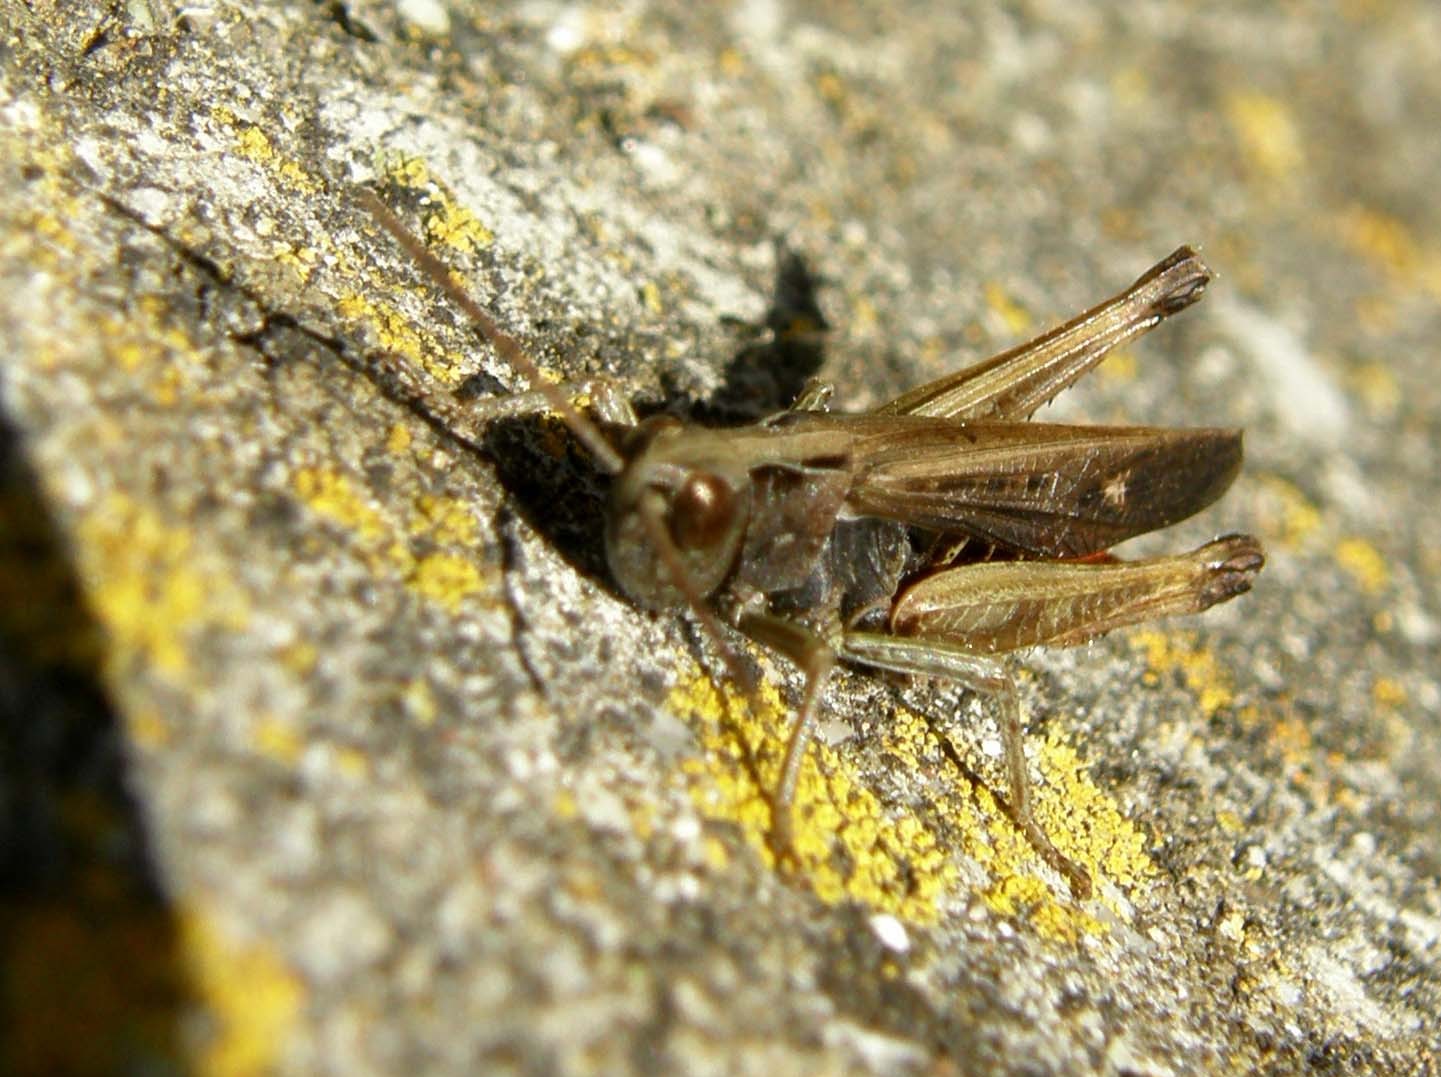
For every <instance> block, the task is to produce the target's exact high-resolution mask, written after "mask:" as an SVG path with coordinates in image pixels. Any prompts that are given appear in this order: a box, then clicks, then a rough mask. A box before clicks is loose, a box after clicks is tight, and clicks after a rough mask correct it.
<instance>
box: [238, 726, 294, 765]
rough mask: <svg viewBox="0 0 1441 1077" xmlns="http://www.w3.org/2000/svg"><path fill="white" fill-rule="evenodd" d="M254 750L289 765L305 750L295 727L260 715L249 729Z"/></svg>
mask: <svg viewBox="0 0 1441 1077" xmlns="http://www.w3.org/2000/svg"><path fill="white" fill-rule="evenodd" d="M251 738H252V742H253V743H254V745H255V750H256V751H258V752H259V753H260V754H261V755H264V756H268V757H269V758H271V759H274V760H275V761H276V762H278V763H286V764H291V763H294V762H296V761H297V760H298V759H299V758H300V754H301V752H303V751H304V750H305V741H304V740H303V739H302V738H301V736H300V734H299V733H298V732H297V731H296V728H295V726H294V725H293V724H292V723H290V722H287V721H285V720H284V719H282V718H279V717H277V716H275V715H262V716H261V717H260V718H259V719H258V720H257V721H256V722H255V724H254V726H253V727H252V729H251Z"/></svg>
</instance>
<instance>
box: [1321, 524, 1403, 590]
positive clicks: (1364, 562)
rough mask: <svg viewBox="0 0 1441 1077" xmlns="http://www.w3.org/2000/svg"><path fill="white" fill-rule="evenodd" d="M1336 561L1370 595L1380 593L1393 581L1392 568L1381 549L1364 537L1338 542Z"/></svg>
mask: <svg viewBox="0 0 1441 1077" xmlns="http://www.w3.org/2000/svg"><path fill="white" fill-rule="evenodd" d="M1335 556H1336V563H1337V564H1338V565H1340V566H1341V568H1342V569H1344V570H1345V571H1346V573H1347V574H1348V575H1349V576H1350V577H1351V578H1352V579H1353V580H1355V581H1356V583H1357V584H1359V585H1360V587H1361V589H1362V590H1363V591H1365V592H1366V593H1367V594H1368V595H1379V594H1380V593H1381V592H1382V591H1384V590H1386V587H1387V586H1388V585H1389V584H1390V582H1391V570H1390V569H1388V568H1387V567H1386V558H1385V557H1383V556H1382V554H1381V551H1380V550H1378V549H1376V547H1375V546H1373V545H1372V544H1371V543H1369V542H1367V541H1366V540H1365V539H1363V538H1348V539H1342V540H1341V541H1340V542H1338V543H1337V544H1336V551H1335Z"/></svg>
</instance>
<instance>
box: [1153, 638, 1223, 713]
mask: <svg viewBox="0 0 1441 1077" xmlns="http://www.w3.org/2000/svg"><path fill="white" fill-rule="evenodd" d="M1127 642H1128V643H1129V644H1130V645H1131V647H1132V648H1134V649H1135V650H1137V651H1140V652H1142V653H1143V654H1145V656H1146V664H1147V665H1148V666H1149V667H1150V669H1151V671H1152V672H1153V673H1155V674H1165V673H1170V672H1172V671H1175V670H1179V671H1180V672H1181V675H1182V677H1184V678H1185V681H1186V687H1187V688H1189V689H1190V690H1191V691H1192V692H1193V693H1195V695H1196V698H1197V703H1198V704H1199V706H1200V708H1201V713H1203V714H1205V715H1206V716H1207V717H1210V716H1211V715H1213V714H1215V713H1216V712H1217V711H1219V710H1222V709H1223V708H1226V707H1229V706H1231V705H1232V703H1233V702H1235V697H1234V695H1233V692H1232V687H1231V680H1230V678H1229V677H1228V676H1227V675H1226V673H1225V671H1224V670H1222V668H1221V664H1220V663H1219V662H1218V661H1217V660H1216V656H1215V654H1213V653H1212V652H1211V651H1210V650H1209V649H1208V648H1206V647H1204V646H1202V645H1201V644H1199V643H1197V642H1196V637H1195V635H1194V634H1192V633H1186V632H1163V631H1159V630H1157V629H1150V628H1146V629H1139V630H1137V631H1134V632H1132V633H1131V634H1130V635H1129V637H1128V638H1127Z"/></svg>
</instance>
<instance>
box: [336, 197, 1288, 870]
mask: <svg viewBox="0 0 1441 1077" xmlns="http://www.w3.org/2000/svg"><path fill="white" fill-rule="evenodd" d="M361 200H362V201H363V202H364V204H365V205H367V207H368V208H369V210H370V212H371V213H372V214H373V215H374V217H375V218H376V220H377V221H378V222H379V223H380V224H381V225H382V226H383V227H384V228H385V229H386V230H387V231H388V232H390V233H391V235H392V236H394V237H395V239H396V240H397V242H398V243H399V244H400V245H401V246H402V247H403V248H404V249H405V250H406V251H407V252H408V253H409V254H410V256H411V257H412V258H413V259H414V260H415V261H416V262H417V263H418V264H419V266H420V267H421V268H422V269H423V270H424V271H425V273H426V275H427V276H429V277H430V278H432V280H433V281H434V282H435V283H436V284H437V285H438V286H439V287H440V288H441V289H442V290H444V291H445V292H446V293H447V294H448V295H449V296H450V298H451V300H452V301H453V302H455V303H456V304H457V306H458V307H459V308H460V309H461V310H462V311H463V312H464V313H465V314H466V315H467V316H468V317H469V318H470V319H471V320H472V321H473V322H474V324H475V325H476V327H477V328H478V329H479V331H480V333H481V334H482V336H484V337H485V339H486V340H487V341H488V342H489V343H490V344H491V346H492V347H494V348H495V349H496V351H497V352H498V353H499V354H500V355H501V357H502V358H503V359H505V360H506V361H507V362H508V363H509V364H510V365H511V366H512V367H513V368H514V369H515V370H516V371H517V372H518V373H519V374H520V375H521V376H522V377H524V378H525V379H526V380H527V381H528V382H529V383H530V386H531V392H530V393H523V394H518V395H517V396H516V397H512V398H509V400H508V403H509V404H510V405H511V409H510V410H535V411H539V410H543V409H549V410H551V411H553V412H555V413H557V414H558V415H559V416H560V417H561V418H562V419H563V420H564V421H565V423H566V424H567V425H568V426H569V427H570V429H571V431H572V432H573V433H574V435H575V436H576V438H577V439H578V440H579V441H580V442H581V443H582V444H583V445H584V446H585V447H586V448H587V449H588V450H589V452H590V453H591V455H592V456H593V457H594V459H595V462H596V465H597V466H598V467H599V468H600V469H601V470H603V471H604V472H606V473H608V474H609V475H610V476H612V485H611V491H610V501H609V507H608V516H607V524H606V534H605V545H606V556H607V561H608V564H609V567H610V571H611V574H612V575H613V576H614V578H615V582H616V583H617V584H618V585H619V587H620V589H621V590H622V591H623V592H624V593H625V594H626V595H627V596H628V597H629V598H630V599H631V600H632V601H634V602H635V603H636V604H637V605H639V606H641V607H644V608H645V609H648V610H653V611H664V610H683V609H689V610H691V611H693V612H694V614H695V615H696V616H697V617H698V619H699V621H700V623H701V625H702V627H703V628H704V629H705V631H706V632H707V634H708V635H709V636H710V637H711V638H712V639H713V640H714V641H715V642H716V643H717V644H718V645H719V648H720V651H721V654H722V655H723V656H724V658H725V660H726V662H727V665H728V666H729V669H730V671H731V673H732V675H733V676H735V677H736V678H737V680H738V681H740V682H741V683H742V684H746V683H748V682H749V674H748V673H747V672H746V671H744V670H743V669H742V668H741V667H740V665H739V663H738V662H737V660H736V659H735V657H734V653H733V652H732V651H731V649H730V647H729V646H728V645H727V644H726V643H725V632H726V628H725V626H727V625H729V626H730V627H731V628H733V629H736V630H739V631H740V632H741V633H743V634H744V635H746V636H748V637H750V638H751V639H753V640H755V641H757V642H759V643H761V644H763V645H765V646H768V647H770V648H772V649H774V650H776V651H779V652H780V653H781V654H782V655H784V656H786V657H787V658H788V659H790V660H791V661H792V662H794V663H795V664H796V665H797V666H798V667H799V669H800V670H801V671H802V672H803V674H804V676H805V686H804V689H803V692H802V696H801V702H800V705H799V707H798V709H797V713H796V717H795V720H794V724H793V726H792V728H791V730H790V736H789V739H788V741H787V745H786V752H785V757H784V762H783V765H782V769H781V776H780V779H779V781H778V783H777V786H776V788H775V790H774V792H773V793H772V794H771V804H772V820H773V821H772V842H773V844H774V847H775V849H776V851H777V853H778V854H779V855H780V856H781V858H782V859H784V858H785V857H786V856H787V855H788V854H789V853H790V850H791V848H792V845H791V834H792V810H793V804H794V801H795V794H796V784H797V779H798V777H799V774H800V768H801V763H802V760H803V759H804V757H805V753H806V750H807V748H808V746H809V745H810V743H811V741H812V739H813V738H814V736H815V732H816V727H817V721H818V711H819V700H820V695H821V690H822V688H823V686H824V685H825V683H826V680H827V677H828V675H829V674H830V672H831V670H832V668H833V667H834V666H835V664H836V662H837V661H842V662H846V663H849V664H852V665H858V666H865V667H871V668H874V669H879V670H886V671H891V672H896V673H903V674H914V675H922V676H929V677H936V678H944V679H948V680H951V681H954V682H958V683H959V684H961V685H964V686H968V687H970V688H972V689H975V690H979V691H981V692H983V693H985V694H986V695H988V696H989V697H991V698H992V699H993V700H995V702H996V704H997V707H998V710H999V724H1000V730H1001V734H1002V741H1003V745H1004V755H1005V767H1006V775H1007V783H1008V787H1009V788H1008V798H1007V801H1008V803H1007V805H1006V807H1007V810H1008V814H1009V815H1010V817H1011V818H1012V819H1013V821H1014V822H1015V824H1016V825H1017V827H1018V828H1019V829H1020V830H1021V831H1022V832H1023V833H1024V834H1025V836H1026V838H1027V839H1028V840H1029V842H1030V844H1031V845H1032V846H1033V847H1034V848H1035V850H1036V852H1037V853H1038V854H1039V855H1040V856H1041V857H1042V858H1043V859H1044V860H1045V861H1046V862H1047V863H1048V864H1050V865H1051V866H1052V867H1054V868H1055V869H1056V870H1058V871H1059V872H1060V873H1061V874H1062V875H1063V876H1065V877H1066V879H1067V880H1068V881H1069V883H1070V887H1071V890H1072V892H1073V894H1074V895H1075V896H1077V897H1078V898H1085V897H1086V896H1088V895H1089V893H1090V889H1091V882H1090V878H1089V876H1088V875H1087V873H1086V872H1085V871H1084V870H1083V869H1082V868H1081V867H1080V866H1079V865H1077V864H1075V863H1073V862H1072V861H1071V860H1070V859H1068V858H1067V857H1066V856H1065V855H1063V854H1062V853H1061V852H1060V850H1058V849H1057V848H1056V847H1055V845H1054V844H1053V843H1052V842H1051V840H1050V838H1049V837H1048V836H1047V835H1046V833H1045V832H1044V831H1043V830H1042V828H1041V827H1040V825H1039V824H1038V823H1037V822H1036V819H1035V817H1034V816H1033V814H1032V810H1031V800H1030V789H1029V781H1028V778H1027V773H1026V758H1025V754H1024V744H1023V739H1022V734H1023V723H1022V717H1021V708H1020V703H1019V699H1018V696H1017V692H1016V686H1015V682H1014V681H1013V679H1012V677H1011V674H1010V672H1009V671H1008V668H1007V665H1006V663H1005V659H1004V658H1003V656H1005V655H1008V654H1010V653H1012V652H1016V651H1021V650H1024V649H1027V648H1030V647H1040V646H1048V647H1069V646H1074V645H1076V644H1080V643H1084V642H1086V641H1088V640H1091V639H1094V638H1095V637H1097V636H1100V635H1102V634H1103V633H1106V632H1109V631H1111V630H1112V629H1115V628H1120V627H1122V626H1125V625H1132V624H1136V623H1139V622H1142V621H1149V620H1151V619H1153V618H1157V617H1163V616H1167V615H1171V614H1183V613H1198V612H1200V611H1202V610H1205V609H1207V608H1209V607H1210V606H1213V605H1215V604H1216V603H1218V602H1225V601H1227V600H1228V599H1231V598H1234V597H1235V596H1236V595H1239V594H1242V593H1243V592H1245V591H1248V590H1249V589H1250V587H1251V580H1252V578H1253V577H1254V576H1255V574H1256V573H1257V572H1258V571H1259V570H1260V569H1261V567H1262V565H1263V564H1264V561H1265V558H1264V555H1263V553H1262V550H1261V545H1260V543H1259V542H1258V541H1257V540H1256V539H1255V538H1253V537H1251V536H1249V535H1238V534H1232V535H1226V536H1223V537H1221V538H1218V539H1216V540H1214V541H1212V542H1209V543H1206V544H1205V545H1203V546H1201V547H1199V548H1198V549H1195V550H1192V551H1191V552H1189V553H1183V554H1177V555H1172V556H1166V557H1156V558H1149V559H1145V560H1135V561H1122V560H1118V559H1117V558H1115V557H1113V556H1112V555H1110V554H1109V553H1108V552H1107V551H1109V550H1110V549H1111V548H1112V547H1113V546H1115V545H1116V544H1118V543H1120V542H1122V541H1124V540H1126V539H1129V538H1132V537H1134V536H1136V535H1141V534H1144V533H1146V532H1150V531H1154V530H1158V529H1160V528H1163V527H1167V526H1169V525H1171V524H1173V523H1176V522H1177V521H1179V520H1182V519H1185V518H1186V517H1188V516H1191V515H1192V514H1194V513H1196V512H1198V511H1199V510H1201V509H1202V508H1205V507H1206V506H1207V505H1209V504H1210V503H1211V502H1212V501H1214V500H1216V499H1217V498H1218V497H1220V496H1221V494H1222V493H1223V492H1224V491H1225V490H1226V488H1227V487H1228V486H1229V485H1230V484H1231V482H1232V480H1233V479H1234V478H1235V477H1236V474H1237V472H1238V471H1239V469H1240V466H1241V434H1240V431H1238V430H1234V429H1221V428H1195V429H1162V428H1156V427H1142V426H1085V425H1063V424H1057V423H1037V422H1030V421H1028V420H1029V419H1030V417H1031V415H1032V413H1034V412H1035V411H1036V409H1037V408H1039V407H1040V406H1041V405H1043V404H1045V403H1046V402H1048V401H1049V400H1050V399H1051V398H1053V397H1054V396H1055V395H1056V394H1057V393H1059V392H1061V391H1062V390H1063V389H1065V388H1067V387H1068V386H1070V385H1072V384H1073V383H1074V382H1075V381H1076V380H1077V379H1078V378H1080V377H1081V375H1083V374H1084V373H1086V371H1088V370H1090V369H1091V368H1092V367H1093V366H1095V365H1096V364H1097V363H1098V362H1100V360H1101V359H1102V358H1103V357H1104V356H1105V355H1106V354H1107V353H1108V352H1110V351H1111V350H1112V349H1114V348H1116V347H1118V346H1120V345H1124V344H1126V343H1128V342H1129V341H1131V340H1133V339H1135V338H1136V337H1138V336H1140V335H1141V334H1142V333H1145V332H1146V331H1147V330H1149V329H1151V328H1153V327H1154V326H1155V325H1157V324H1158V323H1159V322H1161V321H1162V320H1163V319H1165V318H1167V317H1169V316H1170V315H1172V314H1175V313H1176V312H1178V311H1180V310H1182V309H1184V308H1185V307H1188V306H1190V305H1191V304H1192V303H1194V302H1195V301H1196V300H1197V299H1198V298H1199V297H1200V296H1201V293H1202V292H1203V290H1204V289H1205V287H1206V285H1207V283H1208V282H1209V281H1210V279H1211V273H1210V270H1209V269H1208V268H1207V267H1206V265H1205V264H1204V263H1203V262H1202V261H1201V259H1200V257H1199V256H1198V255H1197V254H1196V252H1195V251H1193V250H1192V249H1191V248H1189V247H1181V248H1180V249H1178V250H1177V251H1176V252H1175V253H1173V254H1172V255H1170V257H1168V258H1166V259H1165V260H1163V261H1161V262H1160V263H1158V264H1157V265H1155V266H1154V267H1152V268H1151V269H1150V270H1148V271H1147V272H1146V273H1145V274H1144V275H1142V276H1141V277H1140V278H1139V279H1138V280H1137V281H1136V282H1135V283H1134V284H1132V285H1131V286H1130V287H1129V288H1127V289H1125V290H1124V291H1122V292H1121V293H1120V294H1118V295H1116V296H1115V297H1113V298H1112V299H1109V300H1107V301H1105V302H1103V303H1101V304H1100V305H1098V306H1096V307H1093V308H1092V309H1090V310H1088V311H1086V312H1084V313H1083V314H1080V315H1078V316H1077V317H1075V318H1073V319H1071V320H1070V321H1068V322H1066V323H1065V324H1064V325H1061V326H1059V327H1058V328H1056V329H1052V330H1051V331H1049V332H1047V333H1044V334H1042V335H1041V336H1039V337H1037V338H1035V339H1034V340H1032V341H1030V342H1028V343H1026V344H1022V345H1020V346H1018V347H1015V348H1012V349H1011V350H1009V351H1006V352H1002V353H1001V354H999V355H996V356H994V357H992V358H989V359H986V360H984V361H982V362H979V363H977V364H975V365H973V366H970V367H967V368H965V369H964V370H961V371H959V372H957V373H954V374H950V375H948V376H946V377H943V378H940V379H938V380H936V381H933V382H930V383H928V384H926V385H922V386H920V387H919V388H917V389H913V390H911V391H910V392H908V393H905V394H903V395H902V396H900V397H897V398H896V399H895V400H892V401H890V402H889V403H887V404H884V405H882V406H880V407H878V408H875V409H873V410H871V411H868V412H863V413H859V414H851V413H843V412H832V411H829V410H827V401H828V398H829V395H830V391H831V389H830V386H828V385H823V384H818V383H812V385H811V386H809V387H808V388H807V389H806V390H805V391H804V392H803V393H802V394H801V397H800V399H798V400H797V401H796V402H795V403H793V404H792V405H791V407H789V408H788V409H787V410H785V411H782V412H780V413H779V414H776V415H772V416H770V417H769V418H766V419H763V420H761V421H759V422H755V423H753V424H750V425H746V426H740V427H732V428H725V429H708V428H704V427H699V426H694V425H688V424H686V423H683V422H682V421H681V420H679V419H677V418H675V417H673V416H670V415H656V416H653V417H650V418H648V419H646V420H645V421H643V422H642V421H637V419H636V417H635V414H634V412H633V411H632V410H631V407H630V405H629V403H628V402H627V401H626V400H624V398H622V397H621V396H620V395H619V394H618V393H617V392H616V391H615V389H614V387H613V386H611V385H609V383H594V384H590V385H588V386H587V392H588V395H589V396H590V398H591V402H592V403H591V410H592V414H593V415H594V419H592V418H590V417H588V416H587V415H585V414H582V413H581V412H580V411H579V410H578V409H577V408H576V407H575V406H574V405H573V404H572V403H571V393H570V392H568V391H567V390H566V389H565V388H563V387H561V386H556V385H553V384H551V383H549V382H547V381H545V380H544V379H542V378H541V376H540V373H539V370H538V368H537V367H536V365H535V363H534V362H533V361H532V360H531V359H530V358H529V356H528V355H527V354H526V352H525V350H524V349H523V348H522V347H521V346H520V344H519V343H518V342H517V341H516V340H515V339H514V338H513V337H511V336H510V335H509V334H507V333H506V332H504V331H503V330H502V329H501V328H500V327H499V326H498V325H497V324H496V323H495V322H494V320H493V319H492V318H491V317H490V316H489V315H488V314H487V313H486V312H485V311H484V310H483V309H482V308H481V307H480V306H479V304H478V303H476V302H475V300H474V299H472V298H471V296H470V295H469V294H468V293H467V292H466V291H465V290H464V289H462V288H461V287H460V286H459V285H458V284H457V283H456V282H455V280H454V279H453V278H452V276H451V275H450V273H449V271H448V269H447V268H446V267H445V266H444V264H443V263H441V262H440V260H439V259H437V258H436V257H435V256H434V255H432V254H431V253H430V252H429V251H428V250H426V249H425V247H424V246H423V245H422V244H421V242H420V241H419V240H418V239H417V238H416V237H415V236H414V235H413V234H412V233H410V232H409V231H408V230H407V229H406V228H405V227H404V226H403V225H402V224H401V223H400V222H399V221H398V220H397V219H396V217H395V216H394V215H393V214H392V213H391V212H390V211H389V210H388V209H387V208H386V207H385V206H384V205H383V204H382V203H381V202H380V200H379V199H378V198H377V197H376V196H375V195H373V194H371V193H370V192H369V191H365V192H362V194H361Z"/></svg>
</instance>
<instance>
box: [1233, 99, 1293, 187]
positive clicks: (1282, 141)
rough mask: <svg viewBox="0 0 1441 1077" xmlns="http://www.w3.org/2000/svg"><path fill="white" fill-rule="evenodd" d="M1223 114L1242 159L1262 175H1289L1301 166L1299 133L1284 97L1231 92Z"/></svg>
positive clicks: (1274, 176) (1275, 178)
mask: <svg viewBox="0 0 1441 1077" xmlns="http://www.w3.org/2000/svg"><path fill="white" fill-rule="evenodd" d="M1226 118H1227V119H1228V120H1229V121H1230V123H1231V131H1232V133H1233V134H1234V136H1235V138H1236V141H1237V143H1238V144H1239V147H1240V150H1241V154H1242V156H1243V157H1244V158H1245V160H1246V163H1247V164H1248V165H1250V166H1251V167H1252V168H1253V169H1255V170H1256V172H1258V173H1259V174H1260V175H1261V176H1262V178H1264V179H1267V180H1271V181H1275V180H1281V179H1289V178H1291V177H1293V176H1294V175H1295V174H1296V172H1297V171H1298V170H1299V169H1300V168H1301V166H1302V164H1303V163H1304V161H1305V152H1304V150H1303V149H1302V145H1301V134H1300V131H1299V130H1298V129H1297V127H1296V121H1295V119H1294V118H1293V117H1292V115H1291V110H1290V109H1289V108H1287V107H1286V104H1285V102H1284V101H1281V100H1279V99H1277V98H1275V97H1271V96H1268V95H1267V94H1262V93H1255V92H1249V91H1248V92H1240V93H1234V94H1231V95H1230V97H1229V98H1228V99H1227V100H1226Z"/></svg>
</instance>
